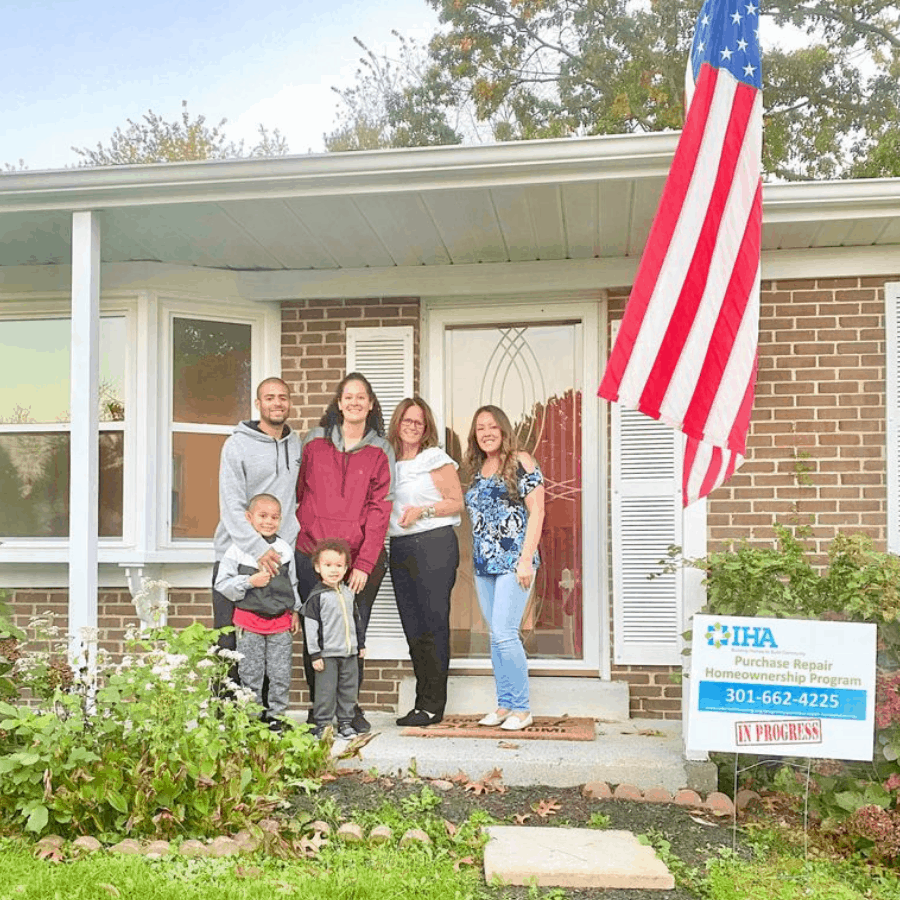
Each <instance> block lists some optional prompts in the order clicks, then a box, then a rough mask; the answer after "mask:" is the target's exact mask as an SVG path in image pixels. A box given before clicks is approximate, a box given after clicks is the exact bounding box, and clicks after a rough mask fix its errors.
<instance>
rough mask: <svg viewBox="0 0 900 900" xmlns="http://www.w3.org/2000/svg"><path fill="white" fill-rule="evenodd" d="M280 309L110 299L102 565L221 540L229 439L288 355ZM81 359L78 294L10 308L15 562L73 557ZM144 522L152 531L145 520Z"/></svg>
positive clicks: (3, 356) (1, 378) (8, 500)
mask: <svg viewBox="0 0 900 900" xmlns="http://www.w3.org/2000/svg"><path fill="white" fill-rule="evenodd" d="M269 306H270V305H267V304H239V303H236V302H230V303H228V304H224V303H223V304H213V303H211V302H209V301H206V302H204V301H199V300H197V301H190V300H177V301H176V300H170V299H160V298H158V297H157V296H156V295H155V294H153V293H151V292H141V293H140V294H139V295H137V297H136V298H133V299H128V300H124V301H122V303H121V304H117V305H116V306H115V307H113V306H111V305H109V301H108V300H107V302H106V303H105V304H104V308H103V309H102V311H101V319H100V341H99V348H100V351H99V352H100V360H99V362H100V382H99V383H100V409H99V420H100V422H99V430H100V436H99V443H100V447H99V450H100V471H99V501H100V504H99V534H100V537H101V539H103V541H102V546H101V561H102V559H103V558H104V556H103V554H104V552H106V553H108V554H111V555H108V556H106V557H105V558H106V559H108V560H110V561H113V560H116V561H118V560H121V559H123V557H124V558H126V559H127V558H130V557H131V555H132V554H133V553H137V554H138V555H139V556H141V557H145V556H146V554H155V555H156V558H157V559H160V556H159V554H160V553H162V554H164V557H162V558H169V557H171V559H172V560H175V559H179V558H181V557H180V556H179V553H183V552H185V551H187V552H193V551H191V550H189V548H197V549H198V550H199V549H200V548H208V547H210V546H211V543H212V535H213V532H214V531H215V526H216V523H217V521H218V517H219V509H218V470H219V454H220V452H221V447H222V444H223V443H224V442H225V439H226V438H227V437H228V435H229V434H231V432H232V431H233V429H234V426H235V425H236V424H237V422H239V421H240V420H241V419H246V418H248V417H249V416H250V414H251V413H252V408H253V407H252V399H253V385H254V384H255V381H254V379H255V380H259V378H260V377H261V375H260V373H261V372H262V374H263V375H265V374H269V373H270V372H271V371H277V368H276V367H272V368H271V369H269V368H268V366H270V365H271V364H272V363H274V362H275V359H274V358H273V359H270V360H267V359H266V355H267V354H268V355H269V356H272V354H274V353H275V352H277V347H278V344H279V341H278V337H279V335H278V332H277V329H278V321H279V317H278V313H277V309H276V308H274V307H273V308H272V309H269V308H268V307H269ZM139 323H146V324H139ZM70 367H71V319H70V318H69V312H68V303H67V302H64V301H51V300H48V301H46V302H45V303H41V302H38V301H37V300H35V301H34V302H31V301H29V302H28V303H19V302H15V303H12V302H11V303H9V304H8V305H5V308H4V306H0V498H2V500H0V544H2V547H0V558H2V559H3V560H5V561H9V560H12V561H25V560H27V559H32V558H36V557H33V556H32V555H31V554H33V553H36V552H40V553H41V554H46V553H47V552H49V553H50V554H51V556H52V555H53V554H55V553H57V552H59V553H64V552H65V549H64V548H65V543H66V539H67V538H68V535H69V472H70V460H69V434H70V430H71V426H70V422H69V407H70V396H69V395H70ZM264 370H265V371H264ZM139 520H140V521H139ZM144 520H146V521H147V525H148V527H144V526H142V525H141V524H140V523H141V521H144ZM153 522H155V523H156V525H155V526H154V525H153V524H152V523H153ZM31 546H33V547H34V549H33V550H29V549H28V547H31ZM39 547H40V548H46V549H41V550H40V551H38V549H37V548H39ZM53 547H58V548H59V550H58V551H56V550H53V549H52V548H53ZM103 547H106V548H107V550H106V551H104V550H103V549H102V548H103ZM204 552H205V550H204ZM20 554H25V555H20ZM41 558H42V559H49V558H50V557H47V556H46V555H43V556H42V557H41ZM54 558H56V557H55V556H54ZM59 559H60V560H62V559H64V556H63V557H59Z"/></svg>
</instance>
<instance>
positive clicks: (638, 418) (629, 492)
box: [610, 403, 684, 666]
mask: <svg viewBox="0 0 900 900" xmlns="http://www.w3.org/2000/svg"><path fill="white" fill-rule="evenodd" d="M610 406H611V413H612V417H611V424H612V549H613V640H614V645H615V652H614V659H615V662H616V663H617V664H620V665H656V666H661V665H679V664H680V663H681V642H680V636H681V633H682V631H683V630H684V628H683V625H682V578H681V575H680V573H678V572H674V573H669V574H665V575H663V574H660V573H661V569H662V567H661V565H660V560H662V559H665V558H666V554H667V552H668V550H669V547H671V546H672V545H673V544H676V545H678V546H681V544H682V514H681V460H682V456H683V451H682V446H683V438H682V435H681V433H680V432H677V431H675V430H674V429H673V428H670V427H669V426H668V425H663V424H662V423H660V422H657V421H655V420H654V419H651V418H649V417H648V416H645V415H643V414H642V413H638V412H635V411H634V410H630V409H623V408H622V407H621V406H620V405H619V404H618V403H612V404H610ZM649 575H654V576H656V577H654V578H652V579H651V578H648V576H649Z"/></svg>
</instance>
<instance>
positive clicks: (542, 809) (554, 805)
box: [531, 798, 562, 819]
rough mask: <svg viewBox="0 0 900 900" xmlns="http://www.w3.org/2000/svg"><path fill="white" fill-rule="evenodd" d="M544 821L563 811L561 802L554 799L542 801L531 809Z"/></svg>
mask: <svg viewBox="0 0 900 900" xmlns="http://www.w3.org/2000/svg"><path fill="white" fill-rule="evenodd" d="M531 808H532V809H533V810H534V811H535V812H536V813H537V814H538V815H539V816H540V817H541V818H542V819H547V818H549V817H550V816H555V815H556V814H557V813H558V812H559V811H560V810H561V809H562V806H560V804H559V801H558V800H555V799H553V798H551V799H549V800H541V801H540V802H538V803H535V804H534V805H533V806H532V807H531Z"/></svg>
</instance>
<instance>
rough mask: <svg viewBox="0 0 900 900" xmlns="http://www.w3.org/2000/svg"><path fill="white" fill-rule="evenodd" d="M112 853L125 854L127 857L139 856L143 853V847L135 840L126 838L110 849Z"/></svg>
mask: <svg viewBox="0 0 900 900" xmlns="http://www.w3.org/2000/svg"><path fill="white" fill-rule="evenodd" d="M109 852H110V853H124V854H126V855H127V856H139V855H140V853H141V845H140V843H139V842H138V841H136V840H135V839H134V838H125V840H123V841H119V843H118V844H113V845H112V847H110V848H109Z"/></svg>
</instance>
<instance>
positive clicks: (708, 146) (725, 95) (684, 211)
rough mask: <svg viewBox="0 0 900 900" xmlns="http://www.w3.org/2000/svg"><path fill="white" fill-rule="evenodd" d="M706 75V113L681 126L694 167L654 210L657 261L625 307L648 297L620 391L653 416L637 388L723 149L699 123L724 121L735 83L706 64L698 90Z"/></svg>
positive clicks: (684, 269)
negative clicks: (678, 191)
mask: <svg viewBox="0 0 900 900" xmlns="http://www.w3.org/2000/svg"><path fill="white" fill-rule="evenodd" d="M707 81H709V82H711V83H712V82H714V85H713V87H714V90H713V94H712V97H711V102H710V106H709V109H708V115H707V116H706V117H705V118H699V116H700V115H701V114H702V111H703V110H702V109H700V110H698V111H697V114H696V115H694V114H693V113H694V107H691V110H690V112H689V114H688V121H687V122H686V123H685V131H684V132H683V134H686V136H687V138H688V141H689V144H690V145H692V146H693V143H694V142H693V140H692V137H693V136H694V135H697V136H699V138H700V141H699V143H698V144H697V145H696V146H697V150H696V156H695V159H696V167H695V168H694V169H693V172H692V177H691V179H690V182H689V184H688V185H687V190H686V191H685V192H684V193H683V195H680V196H681V200H682V202H681V203H680V204H679V205H677V206H676V205H675V204H677V203H678V200H677V199H673V200H672V202H671V203H669V202H668V201H666V200H665V199H663V200H661V201H660V212H659V213H657V222H659V223H660V226H661V227H660V230H657V229H656V227H655V226H656V222H654V228H653V229H652V230H651V232H650V236H649V237H648V239H647V246H648V247H654V248H656V250H657V252H658V253H659V254H660V255H661V258H662V260H663V262H662V265H661V266H660V267H659V268H658V270H657V271H656V278H655V281H654V283H652V284H642V285H638V284H637V283H636V284H635V288H634V290H633V291H632V294H631V298H630V299H629V309H630V308H631V303H632V300H634V299H638V300H640V299H641V298H642V297H643V296H644V295H645V294H646V295H647V298H648V299H647V302H646V309H645V311H644V314H643V316H642V321H641V323H640V337H639V339H638V340H637V341H636V342H635V347H634V352H632V354H631V357H630V358H629V360H628V364H627V366H626V368H625V370H624V372H623V375H622V382H621V384H620V385H619V396H620V397H621V398H622V399H623V402H625V403H627V404H628V405H629V406H633V407H635V408H636V409H640V410H641V411H642V412H644V413H646V414H647V415H650V416H653V417H654V418H659V417H660V410H659V406H658V404H653V405H646V406H642V405H641V394H642V392H643V389H644V386H645V385H646V383H647V378H648V376H649V374H650V371H651V368H652V366H653V363H654V361H655V360H656V358H657V356H658V355H659V351H660V346H661V344H662V341H663V338H664V336H665V334H666V327H667V325H668V324H669V322H670V321H671V319H672V300H673V297H677V296H678V295H679V293H680V289H681V286H682V285H683V284H684V281H685V278H686V276H687V273H688V271H689V269H690V265H691V261H692V259H693V249H694V247H695V246H696V244H697V240H698V237H699V235H700V232H701V230H702V227H703V222H704V219H705V211H706V209H707V207H708V206H709V203H710V198H711V194H712V190H713V181H712V180H711V179H710V178H709V177H708V176H707V175H706V174H704V173H710V172H715V171H716V170H717V169H718V160H719V158H720V156H721V153H722V140H723V136H724V128H719V127H716V128H704V123H705V122H709V121H715V122H721V123H723V124H724V123H725V122H727V121H728V118H729V114H730V110H731V101H732V97H733V96H734V88H735V86H736V82H735V81H734V79H733V78H731V77H729V76H728V74H727V73H725V74H724V75H722V74H721V73H719V72H717V71H716V70H715V69H712V68H710V67H709V66H705V67H704V69H703V71H701V73H700V80H699V82H698V95H699V94H700V91H701V90H702V89H703V87H704V82H707ZM679 149H680V146H679ZM680 155H681V154H679V153H678V151H676V154H675V157H676V158H675V159H674V160H673V162H672V172H673V173H679V172H680V171H681V170H682V162H681V161H680V160H679V156H680ZM685 166H686V163H685ZM676 177H677V174H676ZM673 226H677V227H674V228H673ZM645 254H646V251H645ZM626 315H627V311H626ZM664 421H665V420H664ZM669 424H670V425H676V426H678V425H680V422H671V421H669Z"/></svg>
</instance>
